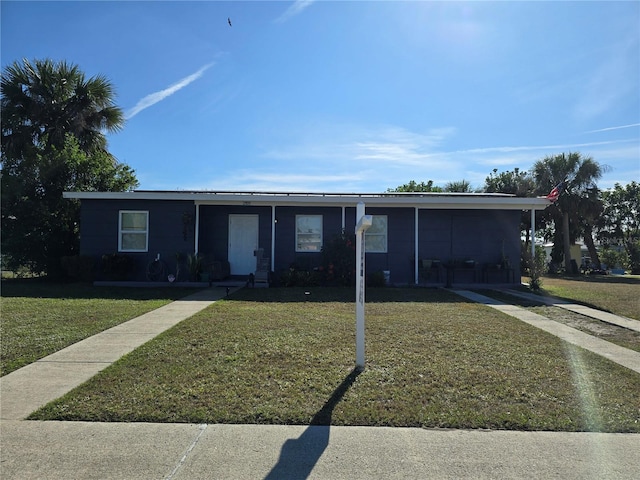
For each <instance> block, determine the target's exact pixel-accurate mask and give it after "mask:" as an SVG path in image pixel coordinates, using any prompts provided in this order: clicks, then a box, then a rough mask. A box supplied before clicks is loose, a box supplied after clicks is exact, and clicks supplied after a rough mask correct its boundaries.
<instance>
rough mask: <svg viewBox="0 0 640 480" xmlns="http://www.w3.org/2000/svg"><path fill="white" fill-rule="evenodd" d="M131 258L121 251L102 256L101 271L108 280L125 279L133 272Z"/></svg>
mask: <svg viewBox="0 0 640 480" xmlns="http://www.w3.org/2000/svg"><path fill="white" fill-rule="evenodd" d="M133 267H134V262H133V258H131V257H130V256H128V255H123V254H121V253H112V254H108V255H103V256H102V271H103V272H104V274H105V275H106V277H107V278H108V279H110V280H127V279H129V277H130V275H131V272H133Z"/></svg>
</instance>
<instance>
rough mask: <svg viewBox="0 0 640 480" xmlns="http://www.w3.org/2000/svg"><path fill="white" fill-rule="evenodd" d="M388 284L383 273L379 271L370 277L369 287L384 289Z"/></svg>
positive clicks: (368, 279) (368, 280)
mask: <svg viewBox="0 0 640 480" xmlns="http://www.w3.org/2000/svg"><path fill="white" fill-rule="evenodd" d="M386 284H387V283H386V282H385V278H384V272H383V271H381V270H378V271H377V272H373V273H370V274H369V275H368V278H367V287H384V286H386Z"/></svg>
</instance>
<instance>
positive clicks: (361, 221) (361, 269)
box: [355, 202, 373, 369]
mask: <svg viewBox="0 0 640 480" xmlns="http://www.w3.org/2000/svg"><path fill="white" fill-rule="evenodd" d="M356 221H357V223H356V232H355V233H356V368H358V369H364V364H365V361H364V301H365V299H364V293H365V292H364V290H365V285H366V282H365V280H366V278H365V275H366V271H365V265H364V263H365V262H364V261H365V241H364V232H365V231H366V230H367V229H368V228H369V227H370V226H371V223H372V222H373V219H372V217H371V215H365V214H364V203H363V202H360V203H358V206H357V208H356Z"/></svg>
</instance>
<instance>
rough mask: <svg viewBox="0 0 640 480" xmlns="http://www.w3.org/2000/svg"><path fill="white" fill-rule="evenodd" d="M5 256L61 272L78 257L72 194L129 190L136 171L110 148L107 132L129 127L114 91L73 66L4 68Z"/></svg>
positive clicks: (1, 216)
mask: <svg viewBox="0 0 640 480" xmlns="http://www.w3.org/2000/svg"><path fill="white" fill-rule="evenodd" d="M0 89H1V90H0V93H1V98H0V108H1V109H2V118H1V119H0V124H1V126H2V129H1V130H2V145H1V157H0V160H1V161H2V175H1V176H0V183H1V187H0V196H1V204H2V208H1V210H0V220H1V222H0V223H1V228H2V253H3V257H4V259H5V260H7V261H9V262H10V263H12V264H13V265H15V266H28V267H29V268H31V269H32V271H34V272H41V271H46V272H47V273H50V274H51V273H53V274H55V273H57V272H56V271H59V269H60V257H61V256H64V255H72V254H75V253H76V252H77V245H78V243H79V242H78V232H77V231H76V225H77V223H78V222H79V219H80V209H79V205H78V203H77V202H72V201H69V200H63V199H62V192H63V191H65V190H94V189H96V188H103V189H107V190H114V191H119V190H127V189H130V188H133V187H135V186H137V184H138V182H137V180H136V178H135V175H134V174H133V170H131V169H130V168H129V167H127V166H125V165H122V164H120V163H119V162H118V161H117V160H116V159H115V158H114V157H113V155H111V154H110V153H109V152H108V151H107V141H106V136H105V135H106V132H108V131H117V130H119V129H120V128H122V126H123V125H124V115H123V113H122V110H120V108H118V107H117V106H115V105H114V103H113V100H114V95H115V93H114V89H113V87H112V85H111V83H110V82H109V81H108V80H107V79H106V78H105V77H103V76H95V77H91V78H89V79H87V78H86V77H85V75H84V73H83V72H82V71H80V69H79V68H78V67H77V66H75V65H69V64H67V63H66V62H53V61H51V60H34V61H33V62H30V61H28V60H23V61H22V63H19V62H14V63H13V64H11V65H9V66H7V67H5V68H4V69H3V71H2V81H1V83H0Z"/></svg>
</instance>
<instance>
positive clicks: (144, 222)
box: [118, 210, 149, 252]
mask: <svg viewBox="0 0 640 480" xmlns="http://www.w3.org/2000/svg"><path fill="white" fill-rule="evenodd" d="M148 249H149V212H148V211H143V210H120V214H119V219H118V251H119V252H146V251H148Z"/></svg>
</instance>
